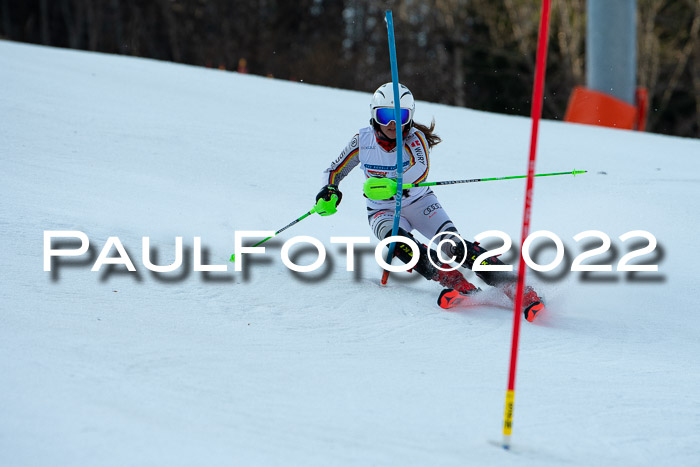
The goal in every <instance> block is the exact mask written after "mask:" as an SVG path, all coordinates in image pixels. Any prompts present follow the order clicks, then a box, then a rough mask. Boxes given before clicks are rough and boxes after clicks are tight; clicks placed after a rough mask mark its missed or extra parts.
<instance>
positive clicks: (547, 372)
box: [0, 41, 700, 466]
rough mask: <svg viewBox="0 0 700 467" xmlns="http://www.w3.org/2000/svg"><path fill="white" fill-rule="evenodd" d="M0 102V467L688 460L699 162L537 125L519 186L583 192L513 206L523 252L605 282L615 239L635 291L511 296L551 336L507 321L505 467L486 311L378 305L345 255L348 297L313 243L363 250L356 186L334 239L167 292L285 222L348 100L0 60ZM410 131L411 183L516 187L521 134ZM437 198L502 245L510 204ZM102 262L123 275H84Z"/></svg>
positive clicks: (567, 290)
mask: <svg viewBox="0 0 700 467" xmlns="http://www.w3.org/2000/svg"><path fill="white" fill-rule="evenodd" d="M0 82H1V83H2V86H0V108H1V109H2V125H0V187H1V188H0V189H1V190H2V191H1V192H0V193H1V195H2V202H1V203H0V236H1V238H2V241H1V242H0V258H2V264H3V268H2V272H1V275H0V278H1V285H0V303H1V305H0V308H1V311H0V375H1V376H0V465H3V466H25V465H115V466H116V465H119V466H121V465H154V464H155V465H230V464H238V465H528V466H529V465H561V464H568V465H593V464H595V465H662V464H663V465H698V463H699V462H700V444H699V443H698V432H700V394H699V393H698V390H697V388H698V385H699V384H700V371H699V370H700V365H699V363H700V362H699V360H700V358H699V357H698V354H700V339H699V336H700V324H699V320H698V306H697V304H696V302H697V297H698V292H699V290H698V280H697V279H698V274H697V273H696V272H694V267H695V265H697V264H698V263H699V262H700V257H699V256H700V255H699V253H698V247H697V235H696V232H697V229H698V216H697V212H698V211H697V207H696V200H697V198H698V196H700V176H698V173H699V170H698V169H700V142H699V141H698V140H691V139H681V138H672V137H666V136H659V135H652V134H638V133H632V132H625V131H617V130H611V129H602V128H593V127H586V126H580V125H569V124H564V123H560V122H552V121H545V122H543V123H542V125H541V134H540V145H539V153H538V154H539V156H538V162H537V171H538V172H549V171H566V170H573V169H586V170H588V171H589V173H588V174H586V175H583V176H577V177H575V178H572V177H549V178H541V179H538V180H537V182H536V184H535V187H536V193H535V198H534V212H533V226H532V231H536V230H542V229H546V230H550V231H552V232H554V233H556V234H557V235H558V236H559V237H561V238H562V240H563V242H564V244H565V246H566V252H567V261H568V265H570V264H571V260H572V259H573V257H575V256H576V255H578V254H579V253H581V252H582V251H584V249H583V248H582V246H581V245H580V244H578V243H576V242H575V241H574V240H573V236H574V235H576V234H577V233H579V232H582V231H586V230H591V229H595V230H600V231H603V232H605V233H606V234H608V235H609V236H610V237H611V239H612V244H613V251H612V253H611V254H607V255H603V256H602V257H601V259H603V260H605V261H604V262H607V264H613V265H615V264H616V263H617V261H618V260H619V258H620V257H621V256H622V255H623V254H624V253H626V252H627V251H629V250H630V245H629V243H633V241H630V242H629V243H623V242H621V241H620V240H619V238H618V237H619V236H620V235H621V234H623V233H625V232H628V231H632V230H638V229H642V230H647V231H649V232H651V233H652V234H653V235H655V236H656V238H657V239H658V243H659V246H658V247H657V249H656V251H655V253H653V254H650V255H646V256H644V257H642V258H640V259H639V262H640V263H645V262H646V263H658V264H659V271H658V273H638V274H636V275H633V276H630V275H629V274H626V273H622V272H612V273H591V274H583V273H580V272H578V273H574V272H570V271H568V272H567V267H566V264H567V263H565V265H563V266H562V267H560V268H558V269H557V270H555V271H554V272H553V273H548V274H546V275H543V276H541V277H539V278H535V277H534V275H533V274H532V273H530V275H529V277H530V278H533V280H534V279H537V282H538V287H539V288H540V289H541V291H542V292H543V293H544V294H545V296H546V297H547V298H548V304H549V310H548V313H547V314H546V315H544V316H542V318H541V319H540V320H539V321H538V322H536V323H535V324H530V323H526V322H523V327H522V333H521V352H520V358H519V368H518V379H517V388H516V403H515V414H514V432H513V446H514V448H513V450H512V451H511V452H506V451H504V450H502V449H500V448H499V447H497V446H496V445H494V443H496V442H498V441H500V439H501V423H502V418H503V404H504V395H505V387H506V382H507V370H508V358H509V351H510V339H511V327H512V313H511V311H510V310H509V309H506V308H488V307H477V308H472V309H466V310H461V311H458V312H445V311H442V310H440V309H439V308H438V307H437V306H436V304H435V299H436V296H437V294H438V292H439V290H440V287H439V286H438V285H437V284H435V283H428V282H427V281H424V280H422V279H421V278H418V277H415V276H416V275H409V274H407V273H403V274H394V275H392V277H391V279H390V285H389V286H388V287H386V288H380V287H379V286H378V278H379V276H380V270H379V268H378V266H377V265H376V263H375V261H374V259H373V257H372V250H371V248H364V249H361V250H360V251H361V253H362V254H361V255H360V258H358V259H357V264H358V269H357V271H356V272H354V273H353V272H347V271H346V270H345V250H344V248H342V247H341V246H339V245H334V244H331V243H330V237H331V236H369V235H370V231H369V229H368V227H367V224H366V218H365V207H364V202H363V199H362V196H361V191H360V190H361V184H362V175H361V173H360V172H359V170H356V171H355V173H353V174H351V176H350V177H348V179H346V180H345V181H344V182H343V185H342V186H341V188H342V189H343V192H344V194H345V197H344V199H343V203H342V205H341V209H340V212H339V214H337V215H335V216H332V217H327V218H321V217H319V216H316V215H314V216H312V217H310V218H308V219H306V220H304V221H302V222H301V223H299V224H298V225H296V226H294V227H293V228H291V229H290V230H289V231H287V232H285V233H283V234H282V235H280V238H279V239H275V240H272V241H269V242H267V243H266V245H268V248H267V253H266V255H265V256H264V257H259V258H254V257H250V258H249V260H248V261H249V263H248V264H249V266H248V268H247V272H246V273H243V272H235V271H234V270H233V266H232V265H231V266H230V267H229V268H228V271H227V272H211V273H203V272H194V271H193V263H192V261H193V260H192V250H193V246H194V237H195V236H199V237H201V238H202V244H203V246H204V250H205V259H204V261H205V262H208V263H211V264H220V265H223V264H227V259H228V256H229V255H230V254H231V252H232V248H233V233H234V231H237V230H238V231H240V230H276V229H278V228H280V227H282V226H284V225H286V224H287V223H289V222H290V221H292V220H294V219H295V218H296V217H298V216H300V215H302V214H303V213H305V212H306V211H307V210H308V209H310V208H311V206H312V205H313V201H314V196H315V194H316V192H317V191H318V189H319V188H320V183H319V180H320V175H321V172H322V170H323V169H324V168H325V167H326V166H327V165H328V164H329V163H330V161H331V160H333V159H334V158H335V157H336V156H337V154H338V153H339V151H340V150H341V149H342V147H343V146H344V145H345V144H346V142H347V141H348V140H349V138H350V137H351V136H352V135H353V134H354V132H355V131H356V130H357V129H358V128H360V127H361V126H364V125H365V124H366V122H367V119H368V115H367V103H368V102H369V97H370V95H369V93H360V92H350V91H341V90H336V89H329V88H323V87H318V86H310V85H305V84H299V83H291V82H283V81H277V80H271V79H266V78H260V77H254V76H246V75H239V74H235V73H228V72H222V71H218V70H206V69H200V68H195V67H187V66H181V65H175V64H170V63H162V62H156V61H151V60H143V59H135V58H128V57H118V56H108V55H101V54H94V53H85V52H77V51H68V50H60V49H52V48H45V47H37V46H30V45H22V44H16V43H10V42H6V41H0ZM377 84H379V83H377ZM408 84H409V85H410V82H408ZM367 91H370V90H367ZM414 93H415V94H417V95H418V97H420V90H419V89H414ZM432 117H434V118H435V119H436V121H437V129H438V132H439V134H440V135H441V136H442V138H443V139H444V143H443V144H441V145H440V146H438V147H437V148H436V149H435V150H434V152H433V155H432V170H431V175H430V179H431V180H434V181H437V180H445V179H452V178H473V177H492V176H504V175H517V174H521V173H525V170H526V157H527V149H528V148H527V145H528V142H529V131H530V122H529V119H526V118H520V117H512V116H503V115H495V114H489V113H484V112H476V111H471V110H468V109H460V108H452V107H447V106H442V105H435V104H429V103H425V102H419V103H418V106H417V113H416V118H417V120H419V121H423V122H427V121H429V120H430V119H431V118H432ZM435 191H436V192H437V194H438V196H439V197H440V200H441V203H442V204H443V206H444V207H445V208H446V209H447V211H448V212H449V213H450V215H451V217H452V218H453V220H454V221H455V223H456V224H457V225H458V226H459V228H460V231H461V233H462V235H463V236H464V237H466V238H468V239H471V238H473V236H474V235H476V234H478V233H480V232H482V231H485V230H493V229H496V230H502V231H504V232H507V233H508V234H509V235H510V236H511V238H513V241H514V243H518V242H519V232H520V230H519V224H520V222H521V216H522V204H523V192H524V182H522V181H504V182H488V183H479V184H470V185H459V186H447V187H438V188H436V190H435ZM45 230H79V231H82V232H85V233H86V234H87V236H88V237H89V239H90V245H91V250H90V255H91V256H90V255H85V256H83V257H80V258H67V259H62V260H60V263H59V265H58V266H56V265H54V269H53V271H52V272H45V271H44V270H43V235H44V231H45ZM294 235H311V236H314V237H317V238H318V239H320V240H321V241H323V242H324V244H325V245H326V246H327V250H328V256H329V261H328V262H327V263H326V266H324V267H323V268H321V269H320V270H319V271H316V272H313V273H308V274H296V273H292V272H291V271H289V270H288V269H287V268H285V267H284V265H283V264H282V262H281V260H280V255H279V253H280V248H281V246H282V243H283V241H285V240H287V239H289V238H291V237H292V236H294ZM110 236H116V237H118V238H119V239H120V240H121V242H122V243H123V244H124V246H125V247H126V249H127V251H128V253H129V256H130V258H131V259H132V260H133V262H134V264H135V266H136V268H137V272H136V273H129V272H126V268H124V267H123V266H114V267H110V266H105V267H103V268H102V270H101V271H100V272H91V271H90V268H91V267H92V265H93V263H94V261H95V259H96V256H97V255H98V254H99V252H100V250H101V249H102V247H103V246H104V245H105V242H106V241H107V239H108V237H110ZM145 236H147V237H150V241H151V247H152V248H153V250H154V251H155V252H157V253H158V258H157V263H158V264H169V263H170V262H172V261H173V259H174V257H175V253H174V244H175V243H174V242H175V237H176V236H182V237H183V241H184V244H185V250H186V254H185V265H183V267H182V268H181V269H180V270H179V271H176V272H175V273H170V274H156V273H151V272H150V271H148V270H147V269H146V268H145V267H144V265H143V264H142V262H141V254H142V251H141V250H142V248H141V240H142V237H145ZM372 241H373V245H375V244H376V241H375V240H372ZM586 242H588V243H589V248H590V245H594V246H595V244H594V243H593V242H591V241H590V239H589V241H583V242H581V243H586ZM545 243H546V242H545ZM293 251H296V252H297V253H298V255H297V256H298V261H299V263H300V264H309V263H311V262H312V261H313V260H314V259H315V255H314V254H313V253H312V252H309V251H308V250H293ZM112 253H115V251H114V250H113V251H112ZM511 257H512V255H511ZM539 258H540V262H542V263H547V262H549V261H550V260H551V258H553V250H552V249H546V248H545V250H544V251H543V252H542V254H541V255H540V256H539ZM154 261H156V260H155V259H154ZM229 264H230V263H229ZM470 277H472V278H473V276H470ZM473 279H474V281H475V282H478V279H476V278H473Z"/></svg>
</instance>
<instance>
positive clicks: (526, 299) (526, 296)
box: [503, 282, 544, 322]
mask: <svg viewBox="0 0 700 467" xmlns="http://www.w3.org/2000/svg"><path fill="white" fill-rule="evenodd" d="M516 287H517V284H516V283H515V282H512V283H509V284H506V285H505V286H504V287H503V292H504V293H505V294H506V295H507V296H508V298H510V299H511V300H515V289H516ZM542 310H544V302H543V301H542V299H541V298H540V297H539V296H538V295H537V292H535V290H534V289H533V288H532V287H530V286H529V285H526V286H525V290H524V291H523V314H524V315H525V319H526V320H528V321H530V322H533V321H534V320H535V317H536V316H537V314H538V313H540V312H541V311H542Z"/></svg>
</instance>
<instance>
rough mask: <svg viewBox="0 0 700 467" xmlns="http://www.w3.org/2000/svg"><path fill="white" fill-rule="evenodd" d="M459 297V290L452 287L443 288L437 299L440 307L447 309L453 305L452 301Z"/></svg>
mask: <svg viewBox="0 0 700 467" xmlns="http://www.w3.org/2000/svg"><path fill="white" fill-rule="evenodd" d="M457 297H459V292H457V291H456V290H454V289H443V290H442V292H440V296H439V297H438V299H437V304H438V306H439V307H440V308H444V309H448V308H451V307H453V306H454V301H455V300H456V299H457Z"/></svg>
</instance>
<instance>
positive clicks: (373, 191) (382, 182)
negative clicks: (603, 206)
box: [363, 170, 588, 200]
mask: <svg viewBox="0 0 700 467" xmlns="http://www.w3.org/2000/svg"><path fill="white" fill-rule="evenodd" d="M586 172H588V171H587V170H573V171H571V172H554V173H547V174H535V177H551V176H553V175H574V176H576V175H577V174H585V173H586ZM516 178H527V175H513V176H510V177H490V178H471V179H467V180H447V181H442V182H422V183H404V184H403V188H404V189H407V188H417V187H420V186H437V185H455V184H457V183H475V182H490V181H494V180H513V179H516ZM363 190H364V192H365V195H366V196H367V197H368V198H369V199H374V200H381V199H389V198H391V197H392V196H394V195H395V194H396V181H394V180H393V179H391V178H377V177H370V178H368V179H367V180H366V181H365V185H364V188H363Z"/></svg>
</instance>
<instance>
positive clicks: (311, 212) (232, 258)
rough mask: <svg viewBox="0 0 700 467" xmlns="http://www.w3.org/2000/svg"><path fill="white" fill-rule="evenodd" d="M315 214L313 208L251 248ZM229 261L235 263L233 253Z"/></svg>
mask: <svg viewBox="0 0 700 467" xmlns="http://www.w3.org/2000/svg"><path fill="white" fill-rule="evenodd" d="M315 212H316V208H315V207H313V208H311V210H310V211H309V212H307V213H306V214H304V215H303V216H301V217H299V218H297V219H296V220H293V221H292V222H290V223H289V224H287V225H285V226H284V227H282V228H281V229H279V230H278V231H277V232H275V233H274V235H272V236H271V237H267V238H266V239H263V240H260V241H259V242H258V243H256V244H255V245H253V246H252V247H251V248H255V247H256V246H258V245H262V244H263V243H265V242H266V241H268V240H269V239H271V238H272V237H274V236H275V235H277V234H279V233H280V232H284V231H285V230H287V229H288V228H290V227H291V226H293V225H294V224H297V223H299V222H301V221H303V220H304V219H306V218H307V217H309V216H310V215H311V214H313V213H315ZM229 261H231V262H232V263H233V262H235V261H236V254H235V253H233V254H232V255H231V258H230V259H229Z"/></svg>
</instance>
